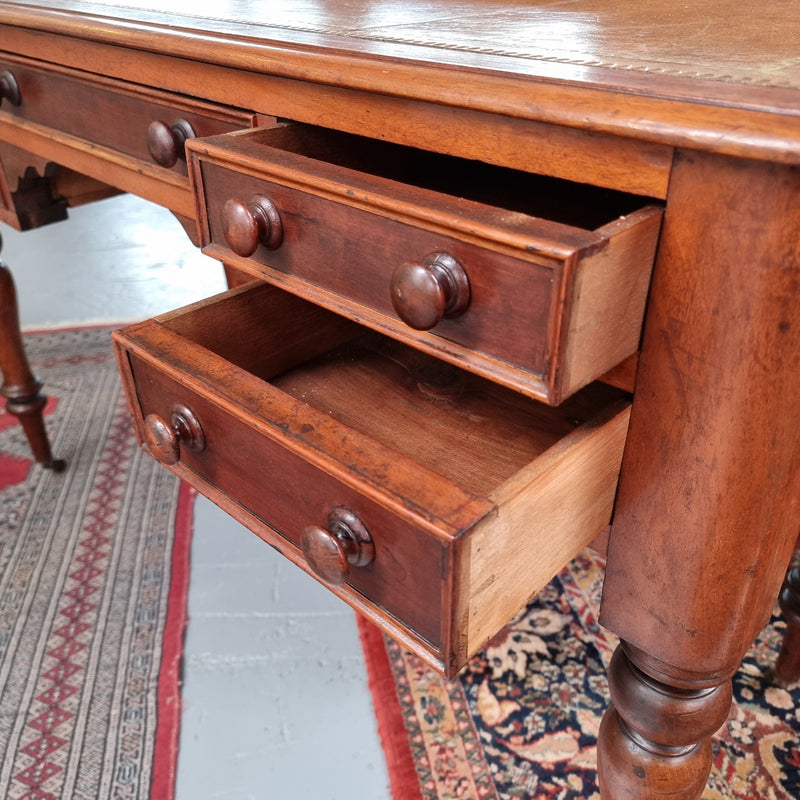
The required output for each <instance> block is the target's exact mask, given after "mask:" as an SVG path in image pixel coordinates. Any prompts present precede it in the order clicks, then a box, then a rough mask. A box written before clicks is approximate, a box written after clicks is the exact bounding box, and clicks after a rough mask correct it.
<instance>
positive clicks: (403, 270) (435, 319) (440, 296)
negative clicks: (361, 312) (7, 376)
mask: <svg viewBox="0 0 800 800" xmlns="http://www.w3.org/2000/svg"><path fill="white" fill-rule="evenodd" d="M389 288H390V292H391V296H392V305H393V306H394V310H395V311H396V312H397V315H398V316H399V317H400V319H402V320H403V322H405V323H406V325H409V326H410V327H412V328H416V329H417V330H420V331H427V330H430V329H431V328H433V327H434V326H436V325H438V324H439V323H440V322H441V321H442V319H444V317H455V316H458V315H459V314H461V313H463V312H464V311H465V310H466V308H467V306H468V305H469V300H470V290H469V279H468V278H467V273H466V272H464V268H463V267H462V266H461V264H460V263H459V262H458V261H457V260H456V259H455V258H454V257H453V256H451V255H448V254H447V253H429V254H428V255H427V256H425V257H424V258H423V259H421V260H420V261H405V262H403V263H402V264H401V265H400V266H399V267H397V269H395V271H394V273H392V279H391V283H390V286H389Z"/></svg>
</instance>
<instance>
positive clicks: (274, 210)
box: [222, 194, 283, 258]
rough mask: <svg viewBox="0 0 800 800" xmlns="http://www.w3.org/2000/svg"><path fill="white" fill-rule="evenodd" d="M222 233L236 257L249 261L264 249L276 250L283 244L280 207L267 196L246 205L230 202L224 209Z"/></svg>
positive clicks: (233, 200) (256, 195)
mask: <svg viewBox="0 0 800 800" xmlns="http://www.w3.org/2000/svg"><path fill="white" fill-rule="evenodd" d="M222 231H223V233H224V234H225V241H226V242H227V243H228V246H229V247H230V248H231V250H233V252H234V253H236V255H239V256H243V257H244V258H247V257H249V256H251V255H253V253H255V251H256V250H257V249H258V246H259V245H263V246H264V247H266V248H267V249H269V250H276V249H277V248H278V247H280V244H281V242H282V241H283V223H282V222H281V215H280V213H279V212H278V207H277V206H276V205H275V203H273V202H272V200H270V199H269V197H267V196H266V195H263V194H255V195H253V196H252V197H251V198H250V200H249V201H248V202H247V203H243V202H242V201H241V200H236V199H231V200H228V201H226V203H225V205H224V206H223V207H222Z"/></svg>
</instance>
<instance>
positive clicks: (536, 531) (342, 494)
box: [114, 282, 629, 674]
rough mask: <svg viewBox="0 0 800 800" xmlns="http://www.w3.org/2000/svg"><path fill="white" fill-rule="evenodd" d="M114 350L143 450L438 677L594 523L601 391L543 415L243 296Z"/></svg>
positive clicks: (415, 357) (602, 475)
mask: <svg viewBox="0 0 800 800" xmlns="http://www.w3.org/2000/svg"><path fill="white" fill-rule="evenodd" d="M114 342H115V346H116V350H117V355H118V358H119V362H120V367H121V371H122V374H123V378H124V383H125V386H126V391H127V394H128V398H129V402H130V406H131V409H132V412H133V414H134V417H135V421H136V430H137V435H138V437H139V441H140V442H141V443H142V446H143V447H144V448H145V449H146V450H149V451H150V452H151V454H153V455H154V456H155V457H157V458H159V460H161V461H162V462H163V463H165V464H167V465H168V466H170V467H171V469H173V470H174V471H175V472H177V473H178V474H179V475H181V476H182V477H183V478H184V479H186V480H188V481H190V482H191V483H192V484H193V485H195V486H196V487H197V488H198V489H199V490H200V491H201V492H202V493H204V494H206V495H207V496H209V497H210V498H211V499H212V500H214V501H215V502H217V503H218V504H219V505H220V506H221V507H222V508H224V509H225V510H227V511H228V512H229V513H231V514H232V515H233V516H235V517H236V518H237V519H239V520H240V521H241V522H243V523H244V524H245V525H247V526H248V527H249V528H250V529H251V530H253V531H254V532H256V533H257V534H258V535H259V536H260V537H262V538H263V539H264V540H266V541H267V542H269V543H270V544H271V545H273V546H275V547H276V548H278V549H279V550H280V551H281V552H283V553H284V554H285V555H286V556H288V557H289V558H290V559H291V560H292V561H294V562H295V563H297V564H299V565H300V566H301V567H302V568H304V569H306V570H307V571H309V572H311V573H312V574H315V575H316V577H317V578H319V579H320V580H322V581H323V582H324V583H327V584H328V585H329V586H330V588H331V589H332V590H333V591H334V592H336V593H337V594H338V595H339V596H341V597H343V598H344V599H345V600H347V602H349V603H350V604H351V605H353V606H354V607H355V608H356V609H358V610H359V611H361V612H363V613H365V614H367V615H369V616H370V617H371V618H372V619H373V620H374V621H375V622H376V623H377V624H379V625H380V626H382V627H383V628H384V629H385V630H387V631H388V632H389V633H391V634H392V635H393V636H395V637H396V638H397V639H399V640H400V641H402V642H404V643H405V644H406V645H407V646H408V647H410V648H412V649H413V650H415V651H416V652H418V653H419V654H420V655H422V656H423V657H425V658H426V659H427V660H428V661H429V662H430V663H432V664H434V665H436V666H437V667H438V668H440V669H442V670H444V671H445V672H447V673H448V674H452V673H454V672H455V671H456V670H457V669H458V668H459V667H460V666H462V665H463V664H464V663H465V662H466V660H467V658H468V657H469V656H470V655H471V654H472V653H473V652H474V651H475V650H477V649H478V648H479V647H480V646H481V645H482V644H483V643H484V641H485V640H486V639H487V638H488V637H490V636H491V635H493V634H494V633H496V631H497V630H498V629H499V628H501V627H502V626H503V625H504V624H505V623H506V622H507V621H508V619H509V618H510V617H511V616H512V615H513V614H514V613H515V612H516V611H518V610H519V608H520V607H521V606H522V605H524V603H525V602H526V601H527V600H528V598H529V597H530V596H531V595H532V594H534V593H535V592H536V591H538V590H539V589H541V588H542V587H543V586H544V585H545V584H546V583H547V582H548V581H549V580H550V579H551V577H552V576H553V575H554V574H555V573H556V572H557V571H558V570H559V569H560V568H561V567H562V566H563V565H564V564H565V563H566V562H567V561H568V560H569V559H570V558H572V557H573V556H574V554H575V553H576V552H578V550H580V549H581V548H582V547H583V546H585V544H587V543H588V542H589V541H590V540H591V539H592V538H594V536H595V535H596V534H597V533H599V532H600V531H601V530H602V529H603V528H604V527H605V526H606V525H607V524H608V522H609V520H610V516H611V510H612V505H613V498H614V492H615V488H616V483H617V474H618V471H619V466H620V461H621V457H622V449H623V444H624V440H625V435H626V431H627V424H628V413H629V409H628V402H627V399H626V398H627V396H626V395H624V394H623V393H622V392H620V391H619V390H616V389H613V388H612V387H609V386H605V385H602V384H593V385H592V386H590V387H587V388H586V389H584V390H582V391H581V392H579V393H577V394H576V395H575V396H574V397H573V398H571V399H570V400H568V401H567V402H565V403H564V404H563V405H562V406H560V407H559V408H551V407H548V406H546V405H544V404H542V403H539V402H536V401H534V400H531V399H530V398H527V397H524V396H523V395H520V394H518V393H516V392H513V391H510V390H508V389H506V388H504V387H501V386H498V385H496V384H493V383H491V382H489V381H486V380H485V379H483V378H481V377H479V376H476V375H474V374H472V373H469V372H466V371H464V370H461V369H458V368H454V367H452V366H450V365H447V364H443V363H442V362H440V361H437V360H436V359H433V358H431V357H429V356H428V355H427V354H424V353H421V352H420V351H418V350H415V349H413V348H410V347H408V346H406V345H404V344H402V343H398V342H396V341H394V340H391V339H389V338H387V337H384V336H383V335H381V334H379V333H377V332H375V331H372V330H370V329H367V328H364V327H362V326H360V325H358V324H356V323H353V322H351V321H349V320H347V319H345V318H343V317H340V316H339V315H336V314H333V313H331V312H329V311H327V310H326V309H323V308H320V307H319V306H316V305H314V304H311V303H309V302H308V301H305V300H304V299H302V298H299V297H297V296H295V295H292V294H289V293H286V292H284V291H282V290H280V289H278V288H276V287H274V286H270V285H268V284H263V283H260V282H257V283H255V284H247V285H245V286H243V287H240V288H238V289H234V290H231V291H229V292H227V293H225V294H223V295H219V296H217V297H215V298H211V299H210V300H208V301H204V302H201V303H198V304H195V305H192V306H189V307H187V308H185V309H182V310H180V311H177V312H173V313H170V314H167V315H164V316H162V317H158V318H156V319H154V320H151V321H148V322H145V323H141V324H138V325H134V326H132V327H129V328H127V329H125V330H123V331H121V332H117V333H116V334H115V335H114Z"/></svg>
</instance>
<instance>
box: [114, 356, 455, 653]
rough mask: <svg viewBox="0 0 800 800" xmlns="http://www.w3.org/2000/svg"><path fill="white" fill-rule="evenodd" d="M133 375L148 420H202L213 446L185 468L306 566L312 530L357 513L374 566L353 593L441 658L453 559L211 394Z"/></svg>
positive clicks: (139, 367)
mask: <svg viewBox="0 0 800 800" xmlns="http://www.w3.org/2000/svg"><path fill="white" fill-rule="evenodd" d="M130 366H131V370H132V374H133V377H134V380H135V382H136V389H137V396H138V403H139V405H140V408H141V413H142V415H143V417H147V416H148V415H151V414H155V415H158V416H160V417H161V418H163V419H169V418H170V415H171V413H172V409H173V408H174V407H175V406H176V405H182V406H186V407H187V408H189V409H191V410H192V412H193V413H194V414H195V415H196V417H197V419H198V420H200V422H201V425H202V429H203V432H204V436H205V438H206V446H205V447H204V448H203V450H202V451H201V452H194V451H193V450H192V449H191V448H183V450H182V453H181V463H182V466H183V468H184V469H185V470H189V471H191V472H192V473H193V474H194V475H195V476H197V477H198V478H199V479H200V480H201V481H202V488H204V489H206V491H207V490H208V488H211V487H213V489H215V490H216V491H218V492H222V493H224V494H225V495H226V496H228V497H231V498H235V499H236V502H237V504H238V505H240V506H241V507H242V508H243V509H244V510H246V512H247V513H248V514H250V515H252V516H253V517H255V518H257V519H258V520H260V521H262V522H263V523H265V524H266V525H269V526H270V528H272V529H274V530H275V531H276V532H278V533H279V534H280V535H281V536H282V537H283V538H284V539H286V540H287V542H288V543H290V544H291V545H292V546H293V547H294V548H295V550H296V552H297V555H298V558H299V557H300V556H299V548H300V539H301V535H302V533H303V530H304V529H305V528H306V527H307V526H309V525H315V526H322V527H325V526H326V525H327V519H328V516H329V514H330V512H331V510H332V509H335V508H339V507H345V508H348V509H350V510H351V511H352V512H354V513H355V514H356V515H357V516H358V518H359V519H360V520H361V521H362V522H363V524H364V525H365V526H366V528H367V530H368V531H370V533H371V534H372V539H373V541H374V547H375V554H374V557H373V559H372V560H371V563H370V564H368V565H365V566H360V567H354V568H352V569H351V570H350V574H349V578H348V584H349V586H350V587H351V588H352V589H353V590H355V591H356V592H358V593H359V594H361V595H363V596H364V597H365V598H367V599H368V600H370V601H373V602H375V603H377V604H378V605H380V606H381V607H382V608H384V609H386V610H388V611H389V613H391V614H392V615H393V616H395V617H397V618H398V619H401V620H403V623H404V625H406V626H407V627H408V628H409V629H410V631H412V632H413V634H414V635H416V636H418V637H419V638H421V639H423V640H425V642H426V643H427V645H428V646H430V647H431V648H433V649H434V650H436V651H439V650H440V649H441V645H442V642H441V617H440V608H441V597H440V593H441V576H442V574H443V573H444V571H445V564H446V550H445V547H444V546H443V544H442V542H441V541H440V540H438V539H437V538H436V537H434V536H431V535H426V533H425V532H424V531H422V530H420V529H419V528H418V527H416V526H414V525H413V524H410V523H409V522H407V521H405V520H403V519H402V518H400V517H399V516H398V515H397V514H393V513H391V512H390V511H388V510H387V509H386V508H384V507H382V506H381V505H379V504H377V503H375V502H373V501H371V500H370V499H369V498H368V497H366V496H365V495H364V494H363V493H362V492H359V491H358V488H357V487H353V486H348V485H346V484H345V483H344V482H342V481H341V480H339V479H337V478H336V477H334V476H332V475H330V474H329V473H328V472H327V471H326V470H325V469H324V468H323V467H318V466H316V465H314V464H312V463H310V462H309V461H307V460H305V459H304V458H302V457H301V456H299V455H298V454H296V453H294V452H292V450H291V448H290V447H288V446H286V445H284V444H282V443H280V442H279V441H276V440H275V439H273V438H271V437H269V436H265V435H263V434H261V433H260V432H259V431H258V430H257V429H255V428H254V427H253V426H251V425H249V424H248V423H247V421H243V420H242V419H239V418H237V417H236V416H235V415H233V414H230V413H229V412H228V411H227V410H226V409H225V408H224V407H221V404H220V403H219V402H215V396H214V394H213V393H211V394H210V395H209V396H207V397H204V396H202V395H200V394H198V393H196V392H193V391H191V390H190V389H189V388H187V387H186V386H185V385H181V384H179V383H177V382H176V381H174V380H170V379H169V378H167V377H165V376H164V375H163V374H162V373H161V372H160V371H159V370H158V369H157V368H156V367H154V366H153V365H151V364H148V363H146V362H145V361H142V360H140V359H137V358H135V357H133V358H131V360H130ZM262 532H263V529H262ZM269 538H270V539H272V537H269ZM306 568H307V567H306ZM411 575H413V576H414V581H415V585H416V586H417V587H418V590H419V591H417V592H415V593H414V594H413V595H411V594H409V592H408V578H409V576H411Z"/></svg>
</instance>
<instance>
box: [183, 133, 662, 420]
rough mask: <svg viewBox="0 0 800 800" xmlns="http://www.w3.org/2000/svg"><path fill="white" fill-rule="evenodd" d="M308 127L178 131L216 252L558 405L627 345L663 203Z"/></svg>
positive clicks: (631, 344)
mask: <svg viewBox="0 0 800 800" xmlns="http://www.w3.org/2000/svg"><path fill="white" fill-rule="evenodd" d="M296 129H297V130H299V134H298V135H297V136H294V134H293V133H292V132H293V131H295V130H296ZM308 131H309V129H308V128H307V127H306V126H276V127H274V128H272V129H259V130H255V131H251V132H249V133H247V134H246V135H238V134H234V135H231V136H228V137H215V138H212V139H208V140H205V141H202V142H195V143H193V144H190V145H189V150H190V155H189V157H190V163H191V165H192V167H191V168H192V179H193V181H194V186H195V192H196V195H197V198H198V219H199V220H200V221H201V236H202V241H203V243H204V244H205V245H206V247H207V250H208V252H209V253H210V254H211V255H214V256H215V257H218V258H221V259H223V260H225V261H227V262H231V263H235V264H236V265H237V266H239V267H241V268H243V269H248V270H250V272H251V273H252V274H255V275H257V276H259V277H262V278H264V279H266V280H269V281H272V282H274V283H278V284H280V285H282V286H284V287H285V288H286V289H288V290H289V291H292V292H295V293H297V294H301V295H303V296H306V297H308V298H309V299H312V300H313V301H314V302H317V303H320V304H322V305H325V306H327V307H328V308H331V309H332V310H335V311H338V312H340V313H343V314H346V315H348V316H350V317H353V318H357V319H359V320H361V321H363V322H364V323H365V324H367V325H370V326H371V327H373V328H375V329H377V330H381V331H382V332H385V333H387V334H388V335H391V336H393V337H395V338H398V339H400V340H402V341H405V342H407V343H409V344H412V345H413V346H415V347H419V348H421V349H424V350H427V351H428V352H430V353H432V354H436V355H437V356H438V357H441V358H445V359H448V360H450V361H451V362H452V363H455V364H459V365H461V366H465V367H467V368H468V369H470V370H472V371H475V372H477V373H478V374H481V375H484V376H485V377H487V378H489V379H491V380H495V381H498V382H500V383H503V384H504V385H506V386H509V387H512V388H514V389H516V390H518V391H522V392H524V393H526V394H528V395H529V396H532V397H536V398H538V399H542V400H545V401H547V402H549V403H552V404H557V403H559V402H561V401H563V400H564V399H565V398H566V397H568V396H570V395H571V394H572V393H574V392H575V391H577V390H578V389H579V388H581V387H582V386H584V385H586V384H587V383H588V382H590V381H591V380H594V379H596V378H598V377H600V376H601V375H602V374H603V373H605V372H606V371H608V370H609V369H611V368H612V367H614V366H616V365H617V364H618V363H620V362H621V361H623V360H624V359H625V358H627V357H628V356H630V355H632V354H633V353H634V352H635V351H636V349H637V347H638V341H639V334H640V328H641V322H642V317H643V313H644V303H645V298H646V294H647V289H648V285H649V277H650V272H651V269H652V263H653V259H654V254H655V247H656V242H657V237H658V231H659V227H660V219H661V210H660V208H658V207H655V206H651V205H644V204H643V202H642V201H641V199H639V198H632V197H629V196H624V195H620V194H619V193H609V192H603V191H600V190H594V189H591V188H589V187H580V188H579V189H576V188H575V187H574V186H572V185H570V186H568V187H567V186H565V184H564V182H563V181H553V180H552V179H547V180H544V179H542V180H544V183H543V184H541V182H540V181H538V180H537V179H535V176H526V175H522V174H520V173H516V172H513V171H510V170H500V169H496V168H490V167H488V166H487V165H478V166H475V165H473V164H472V162H462V161H460V160H458V159H453V158H450V157H444V156H441V157H440V156H436V155H434V154H429V153H425V154H421V155H417V154H416V152H415V151H409V149H408V148H397V147H395V146H389V145H386V147H388V148H389V150H387V151H386V152H381V148H382V147H383V146H384V145H385V143H375V142H369V143H366V142H364V141H362V140H359V139H358V137H352V136H346V135H343V134H337V133H333V132H329V131H323V132H322V133H319V131H318V129H312V133H311V135H310V143H309V141H307V137H306V134H307V133H308ZM319 139H322V140H323V141H322V143H320V141H319ZM288 148H291V149H288ZM307 150H308V151H313V157H312V156H308V155H306V154H305V153H306V151H307ZM362 150H364V151H365V152H366V154H365V155H364V154H361V151H362ZM372 150H375V152H374V153H372V152H371V151H372ZM317 151H319V153H318V152H317ZM331 152H334V155H330V153H331ZM353 152H354V153H356V155H355V156H352V157H351V155H350V154H351V153H353ZM342 153H346V154H348V155H347V158H348V161H347V163H346V164H343V163H341V158H340V155H341V154H342ZM402 158H407V159H408V160H409V161H410V162H411V163H410V164H409V166H408V167H407V169H406V167H405V166H403V167H401V168H398V169H396V170H394V172H396V173H397V174H391V177H387V176H386V174H385V173H386V172H387V167H386V165H387V163H389V164H391V163H392V162H393V161H394V160H398V161H400V160H401V159H402ZM417 161H420V162H421V164H418V163H416V162H417ZM350 162H352V163H350ZM378 169H380V170H381V173H380V174H375V173H376V172H377V171H378ZM389 171H390V172H391V169H390V170H389ZM472 172H474V173H475V175H474V177H473V175H472ZM406 175H409V176H411V177H410V178H409V180H411V178H413V179H414V180H415V181H416V183H410V182H409V183H406V182H403V181H401V180H399V179H398V178H399V177H402V178H405V176H406ZM428 175H434V178H432V179H431V180H428V178H427V176H428ZM449 181H452V182H453V184H454V185H455V186H456V187H457V188H456V189H454V190H453V194H446V193H445V191H444V190H445V188H446V187H447V185H448V182H449ZM529 184H530V185H529ZM431 186H433V188H431ZM465 191H468V192H469V194H468V195H467V196H466V197H465V196H462V194H463V193H464V192H465ZM576 193H577V194H576ZM573 195H575V198H574V199H573ZM551 196H552V202H550V201H549V199H548V198H550V197H551ZM476 198H477V199H476ZM543 198H544V199H543ZM490 203H491V204H490ZM501 203H503V204H504V205H500V204H501ZM604 204H607V205H608V206H609V208H610V209H611V210H610V211H609V210H607V209H606V208H605V207H604ZM595 206H597V207H595ZM643 206H644V207H643ZM534 210H536V211H539V210H541V211H543V212H545V213H550V212H552V217H553V218H551V219H545V218H543V217H537V216H535V215H534V214H533V211H534ZM617 212H619V213H617ZM573 219H575V220H579V221H580V224H578V222H577V221H576V222H575V224H570V223H571V222H572V220H573ZM270 220H272V221H270ZM259 225H260V226H261V227H260V228H259ZM265 225H267V226H270V230H271V231H272V233H271V234H270V235H262V233H259V231H261V232H263V231H264V230H265V227H264V226H265ZM270 236H271V237H272V238H271V239H270Z"/></svg>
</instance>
